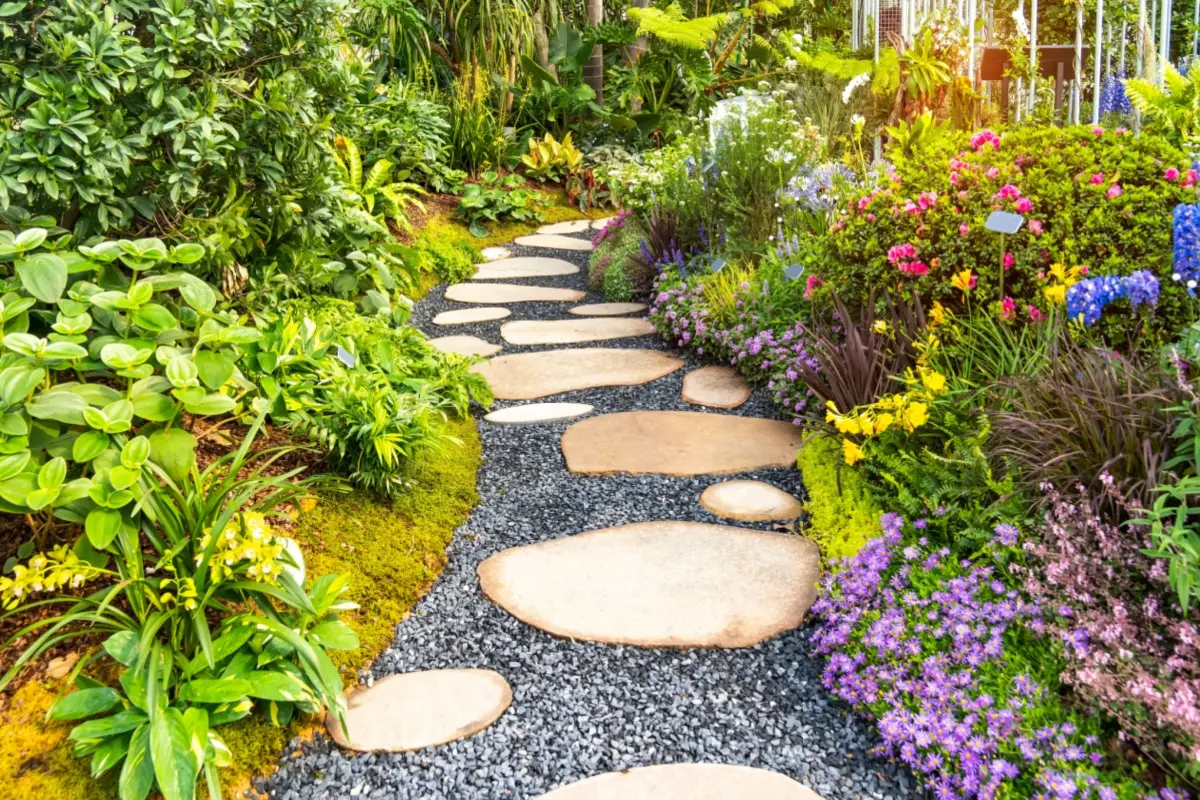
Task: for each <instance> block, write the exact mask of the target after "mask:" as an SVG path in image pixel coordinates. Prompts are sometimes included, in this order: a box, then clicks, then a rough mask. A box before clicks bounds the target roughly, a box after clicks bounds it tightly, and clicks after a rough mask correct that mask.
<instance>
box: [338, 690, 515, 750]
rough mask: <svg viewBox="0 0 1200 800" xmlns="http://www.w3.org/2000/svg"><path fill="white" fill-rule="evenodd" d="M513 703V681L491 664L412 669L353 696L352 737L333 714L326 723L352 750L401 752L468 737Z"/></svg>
mask: <svg viewBox="0 0 1200 800" xmlns="http://www.w3.org/2000/svg"><path fill="white" fill-rule="evenodd" d="M510 703H512V688H511V687H510V686H509V685H508V681H506V680H505V679H504V676H503V675H500V674H499V673H497V672H492V671H491V670H488V669H435V670H427V671H424V672H408V673H405V674H403V675H389V676H388V677H386V678H382V679H380V680H377V681H375V684H374V685H373V686H371V687H370V688H365V689H361V690H359V691H355V692H354V693H353V694H351V695H350V698H349V702H348V705H349V711H347V713H346V728H347V730H348V731H349V737H347V736H346V733H345V732H344V731H343V730H342V729H341V726H339V725H338V723H337V720H336V719H335V718H334V716H333V715H332V714H329V715H328V716H327V717H326V727H327V728H328V729H329V735H330V736H332V737H333V740H334V741H335V742H337V743H338V744H339V745H340V746H342V747H345V748H347V749H349V750H358V751H360V752H364V753H367V752H388V753H401V752H405V751H408V750H420V749H421V748H423V747H432V746H434V745H438V744H446V743H447V742H453V741H456V740H458V739H465V738H466V737H468V736H470V735H472V734H475V733H478V732H479V731H481V730H483V729H484V728H486V727H487V726H489V725H491V724H492V723H493V722H495V721H496V720H497V719H499V718H500V715H501V714H503V713H504V711H505V710H506V709H507V708H508V706H509V704H510Z"/></svg>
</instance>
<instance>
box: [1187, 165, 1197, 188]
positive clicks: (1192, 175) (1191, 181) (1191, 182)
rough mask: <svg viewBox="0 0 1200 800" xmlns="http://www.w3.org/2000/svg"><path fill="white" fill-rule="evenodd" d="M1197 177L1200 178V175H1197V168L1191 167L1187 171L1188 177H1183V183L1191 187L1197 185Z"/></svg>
mask: <svg viewBox="0 0 1200 800" xmlns="http://www.w3.org/2000/svg"><path fill="white" fill-rule="evenodd" d="M1197 178H1200V175H1197V173H1196V170H1194V169H1189V170H1188V171H1187V177H1185V178H1184V179H1183V185H1184V186H1185V187H1187V188H1189V189H1190V188H1192V187H1193V186H1195V185H1196V180H1197Z"/></svg>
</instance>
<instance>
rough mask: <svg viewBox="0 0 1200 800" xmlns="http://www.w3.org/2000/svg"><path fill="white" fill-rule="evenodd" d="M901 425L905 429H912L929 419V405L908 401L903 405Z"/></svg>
mask: <svg viewBox="0 0 1200 800" xmlns="http://www.w3.org/2000/svg"><path fill="white" fill-rule="evenodd" d="M902 419H903V423H902V424H903V425H904V429H905V430H906V431H914V430H916V429H917V428H919V427H921V426H922V425H924V424H925V423H926V422H928V421H929V407H928V406H926V405H925V404H924V403H919V402H914V403H909V404H908V405H907V406H905V407H904V412H903V417H902Z"/></svg>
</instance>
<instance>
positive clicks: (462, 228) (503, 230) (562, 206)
mask: <svg viewBox="0 0 1200 800" xmlns="http://www.w3.org/2000/svg"><path fill="white" fill-rule="evenodd" d="M542 194H544V195H546V196H547V197H548V198H549V199H550V203H551V205H549V206H548V207H546V208H545V209H544V212H543V216H544V217H545V219H543V220H542V221H540V222H539V221H537V220H523V221H522V220H508V221H504V222H488V231H489V232H488V235H487V236H486V237H484V238H482V239H479V238H477V237H475V236H473V235H472V234H471V231H470V230H468V229H467V226H466V224H465V223H463V222H460V221H459V220H456V219H451V218H450V216H449V215H448V214H438V215H436V216H434V217H432V218H430V220H429V222H428V223H427V224H426V225H425V229H424V230H425V235H426V236H428V237H431V238H437V239H440V238H443V237H445V238H451V239H453V238H457V239H461V240H463V241H464V242H467V243H469V244H470V245H472V246H473V247H477V248H479V249H480V250H482V249H483V248H485V247H497V246H499V245H504V244H508V243H509V242H511V241H512V240H513V239H515V238H517V237H518V236H524V235H526V234H529V233H533V232H534V231H536V230H537V229H538V228H540V227H542V226H543V225H546V224H548V223H551V222H563V221H565V220H570V219H594V218H597V217H608V216H611V215H613V214H614V213H616V212H614V211H613V210H612V209H607V208H595V209H592V211H591V212H590V213H588V214H581V213H580V212H579V210H578V209H576V208H573V207H571V206H569V205H567V195H566V192H564V191H562V190H561V189H560V190H558V191H555V192H542Z"/></svg>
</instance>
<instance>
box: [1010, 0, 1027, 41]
mask: <svg viewBox="0 0 1200 800" xmlns="http://www.w3.org/2000/svg"><path fill="white" fill-rule="evenodd" d="M1012 18H1013V22H1015V23H1016V24H1017V33H1018V34H1020V35H1021V38H1023V39H1028V38H1029V24H1028V23H1027V22H1025V4H1024V3H1021V5H1019V6H1017V7H1016V8H1014V9H1013V13H1012Z"/></svg>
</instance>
